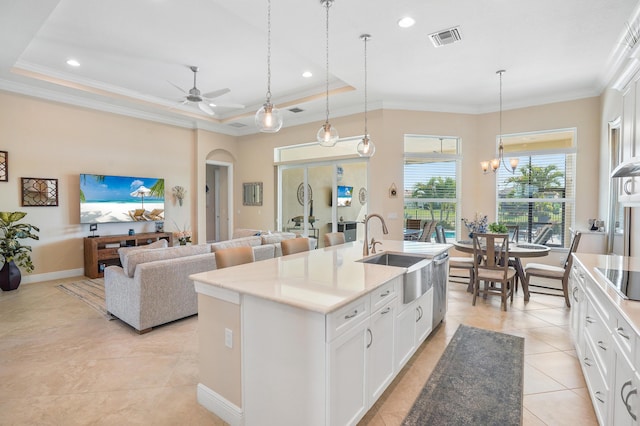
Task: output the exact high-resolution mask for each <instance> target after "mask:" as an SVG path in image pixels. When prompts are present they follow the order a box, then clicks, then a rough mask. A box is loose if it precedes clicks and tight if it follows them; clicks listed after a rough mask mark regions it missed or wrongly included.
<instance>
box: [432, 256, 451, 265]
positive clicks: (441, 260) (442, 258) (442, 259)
mask: <svg viewBox="0 0 640 426" xmlns="http://www.w3.org/2000/svg"><path fill="white" fill-rule="evenodd" d="M447 260H449V254H448V253H447V254H444V255H439V256H437V257H435V258H434V259H433V264H434V265H435V266H439V265H442V264H444V263H445V262H446V261H447Z"/></svg>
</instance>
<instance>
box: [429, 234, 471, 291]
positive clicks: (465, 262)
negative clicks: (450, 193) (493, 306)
mask: <svg viewBox="0 0 640 426" xmlns="http://www.w3.org/2000/svg"><path fill="white" fill-rule="evenodd" d="M436 243H439V244H446V243H447V236H446V234H445V233H444V227H443V226H442V225H436ZM452 269H455V270H460V269H463V270H465V271H467V274H468V275H469V284H468V286H467V291H468V292H471V291H472V290H473V257H456V256H454V257H449V279H451V277H453V278H461V276H460V275H452V274H451V270H452ZM454 282H456V281H454Z"/></svg>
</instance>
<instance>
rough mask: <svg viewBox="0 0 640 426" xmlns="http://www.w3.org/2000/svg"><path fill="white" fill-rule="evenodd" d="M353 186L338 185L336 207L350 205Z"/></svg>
mask: <svg viewBox="0 0 640 426" xmlns="http://www.w3.org/2000/svg"><path fill="white" fill-rule="evenodd" d="M352 194H353V186H346V185H338V207H349V206H351V196H352Z"/></svg>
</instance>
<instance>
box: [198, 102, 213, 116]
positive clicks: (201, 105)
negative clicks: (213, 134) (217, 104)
mask: <svg viewBox="0 0 640 426" xmlns="http://www.w3.org/2000/svg"><path fill="white" fill-rule="evenodd" d="M198 108H200V109H201V110H202V111H204V112H206V113H207V114H209V115H214V114H215V113H214V112H213V109H212V108H211V107H210V106H209V105H208V104H206V103H205V102H198Z"/></svg>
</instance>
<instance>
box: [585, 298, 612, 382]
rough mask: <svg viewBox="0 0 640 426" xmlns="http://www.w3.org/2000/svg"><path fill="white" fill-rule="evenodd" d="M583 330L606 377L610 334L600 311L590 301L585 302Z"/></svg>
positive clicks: (610, 350) (609, 355)
mask: <svg viewBox="0 0 640 426" xmlns="http://www.w3.org/2000/svg"><path fill="white" fill-rule="evenodd" d="M584 332H585V337H586V340H588V341H589V343H590V344H591V347H592V353H593V355H594V356H595V358H596V360H597V362H598V366H599V367H600V369H601V370H602V374H603V375H604V376H605V377H607V374H609V373H608V368H609V365H610V363H611V353H612V351H613V347H612V342H611V335H610V334H609V329H608V327H607V325H606V324H605V323H604V320H603V319H602V317H601V316H600V313H599V312H598V311H597V309H595V307H594V305H593V304H592V303H591V301H588V302H587V309H586V314H585V322H584Z"/></svg>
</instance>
